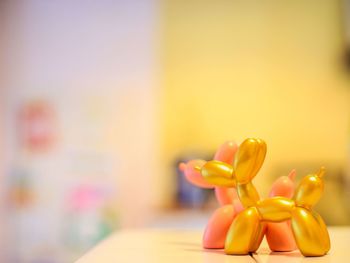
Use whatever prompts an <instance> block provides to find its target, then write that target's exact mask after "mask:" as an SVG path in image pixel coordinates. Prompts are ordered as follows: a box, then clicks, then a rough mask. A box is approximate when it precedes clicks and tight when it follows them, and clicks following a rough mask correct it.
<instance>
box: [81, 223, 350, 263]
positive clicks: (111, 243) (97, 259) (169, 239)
mask: <svg viewBox="0 0 350 263" xmlns="http://www.w3.org/2000/svg"><path fill="white" fill-rule="evenodd" d="M329 231H330V236H331V246H332V247H331V250H330V252H329V254H328V255H326V256H323V257H307V258H306V257H303V256H302V255H301V254H300V253H299V251H297V250H296V251H293V252H288V253H272V252H271V251H270V250H269V249H268V246H267V244H266V242H265V240H264V242H263V243H262V245H261V247H260V248H259V250H258V251H257V253H255V254H253V255H252V256H249V255H248V256H229V255H225V254H224V253H223V251H222V250H207V249H203V248H202V246H201V240H202V232H201V231H198V230H175V229H174V230H157V229H143V230H124V231H120V232H117V233H115V234H113V235H112V236H110V237H109V238H107V239H106V240H104V241H102V242H101V243H100V244H98V245H97V246H96V247H94V248H93V249H92V250H90V251H89V252H88V253H86V254H85V255H84V256H83V257H81V258H80V259H79V260H78V261H76V263H112V262H113V263H116V262H117V263H121V262H140V263H141V262H155V263H157V262H169V263H171V262H174V263H175V262H176V263H180V262H191V263H196V262H204V263H211V262H215V263H220V262H225V263H227V262H237V263H240V262H252V263H256V262H264V263H280V262H287V263H289V262H290V263H291V262H337V263H338V262H339V263H342V262H350V227H330V228H329Z"/></svg>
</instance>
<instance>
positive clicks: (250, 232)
mask: <svg viewBox="0 0 350 263" xmlns="http://www.w3.org/2000/svg"><path fill="white" fill-rule="evenodd" d="M237 148H238V147H237V146H236V145H235V144H233V143H226V144H224V145H223V146H222V147H221V148H220V149H219V150H218V152H217V153H216V155H215V157H214V160H212V161H208V162H205V161H203V160H193V161H190V162H189V163H187V164H180V169H181V170H182V171H184V173H185V176H186V178H187V179H188V180H189V181H190V182H192V183H193V184H195V185H197V186H199V187H205V188H212V187H214V186H215V193H216V196H217V199H218V201H219V203H220V204H221V205H222V207H220V208H219V209H217V210H216V211H215V213H214V215H213V216H212V218H211V219H210V221H209V224H208V226H207V228H206V231H205V234H204V239H203V245H204V247H205V248H223V247H224V248H225V252H226V253H227V254H235V255H239V254H248V253H250V252H255V251H256V250H257V249H258V248H259V246H260V243H261V241H262V239H263V237H264V235H265V234H266V237H267V241H268V244H269V246H270V249H271V250H273V251H290V250H293V249H294V248H295V243H294V239H293V236H294V238H295V240H296V243H297V246H298V248H299V250H300V251H301V253H302V254H303V255H304V256H322V255H324V254H326V253H327V252H328V251H329V249H330V240H329V235H328V231H327V228H326V225H325V223H324V222H323V220H322V218H321V217H320V215H318V214H317V213H316V212H315V211H314V210H312V206H313V205H314V204H315V203H316V202H317V201H318V200H319V198H320V197H321V194H322V192H323V188H324V186H323V180H322V176H323V175H324V173H325V171H324V168H321V170H320V171H319V172H318V173H317V174H311V175H308V176H306V177H304V178H303V179H302V181H301V183H300V184H299V186H298V188H297V189H296V191H295V196H294V198H293V199H292V196H293V178H294V176H295V172H294V171H292V172H291V174H290V175H289V176H288V177H281V178H279V179H278V180H277V181H276V182H275V183H274V184H273V187H272V189H271V192H270V197H269V198H267V199H263V200H260V197H259V194H258V192H257V190H256V189H255V187H254V185H253V184H252V179H253V178H254V177H255V175H256V174H257V173H258V171H259V170H260V167H261V166H262V164H263V162H264V159H265V155H266V144H265V142H264V141H263V140H261V139H254V138H251V139H246V140H245V141H244V142H243V143H242V144H241V145H240V147H239V148H238V151H237ZM236 151H237V153H236ZM235 188H236V189H237V190H236V189H235ZM236 191H237V192H236ZM237 197H238V198H237ZM238 199H239V201H240V202H239V201H238ZM242 205H243V207H244V208H243V207H242Z"/></svg>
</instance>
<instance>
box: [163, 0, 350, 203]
mask: <svg viewBox="0 0 350 263" xmlns="http://www.w3.org/2000/svg"><path fill="white" fill-rule="evenodd" d="M162 8H163V9H162V14H163V17H162V19H163V28H162V34H163V35H164V39H163V40H164V43H165V46H164V49H163V50H162V55H163V65H164V71H163V72H162V76H163V83H162V84H163V86H164V87H165V88H164V89H163V92H162V94H161V99H162V100H161V101H162V107H161V108H162V109H163V110H162V111H161V116H160V117H161V120H162V121H161V130H162V134H161V135H162V150H161V153H162V154H161V156H162V158H163V161H164V163H165V164H166V167H164V169H165V170H164V172H165V174H169V171H170V169H171V165H172V164H173V162H174V160H175V158H176V157H178V156H179V155H180V154H184V153H186V151H190V150H203V151H208V150H211V151H213V150H214V149H215V147H217V146H218V145H219V144H221V143H222V142H224V141H225V140H229V139H234V140H237V141H241V140H243V139H244V138H246V137H251V136H254V137H261V138H264V139H265V140H266V141H267V144H268V156H267V159H266V162H265V165H264V167H263V174H269V173H271V171H272V169H273V167H274V166H275V165H276V164H278V163H295V162H316V163H320V164H322V163H328V162H332V163H334V164H336V165H344V164H345V162H346V158H347V147H348V145H349V137H350V132H349V120H350V117H349V116H350V115H349V112H350V110H349V103H348V102H349V91H350V89H349V87H348V86H347V85H348V83H347V82H346V79H345V77H344V75H345V74H344V72H343V71H342V68H341V67H342V64H341V62H342V61H341V59H342V57H341V55H342V52H343V49H344V43H343V41H344V40H343V37H342V33H343V32H342V15H343V14H342V13H341V7H340V3H339V2H338V1H334V0H325V1H295V0H288V1H277V0H276V1H258V0H254V1H246V0H242V1H223V0H220V1H199V0H190V1H184V0H180V1H179V0H167V1H165V3H164V4H163V6H162ZM290 168H292V167H290ZM310 169H314V167H312V168H310ZM257 180H258V181H259V180H260V182H261V181H262V180H263V179H262V176H258V177H257ZM162 182H164V185H162V189H163V194H164V195H163V196H169V195H166V193H169V189H173V187H172V185H173V184H174V180H173V178H171V177H169V176H167V177H166V178H165V179H164V178H163V180H162ZM167 201H169V202H171V199H169V200H167Z"/></svg>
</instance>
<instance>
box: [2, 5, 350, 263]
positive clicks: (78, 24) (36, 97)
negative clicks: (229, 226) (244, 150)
mask: <svg viewBox="0 0 350 263" xmlns="http://www.w3.org/2000/svg"><path fill="white" fill-rule="evenodd" d="M0 21H1V22H0V57H1V60H0V69H1V70H0V82H1V89H0V93H1V94H0V100H1V101H0V105H1V107H0V120H1V125H0V145H1V148H0V157H1V158H0V171H1V173H0V176H1V177H0V178H1V182H0V196H1V199H0V235H1V239H0V248H1V249H0V261H1V262H31V263H39V262H40V263H42V262H45V263H60V262H72V261H73V260H74V259H76V258H77V257H79V256H80V255H82V254H83V253H84V252H86V250H87V249H89V248H90V247H91V246H93V245H94V244H96V243H97V242H98V241H100V240H101V239H103V238H105V237H106V236H108V235H109V234H110V233H111V232H113V231H115V230H119V229H123V228H139V227H157V228H159V227H163V228H168V227H172V228H174V227H176V228H198V229H201V228H203V227H204V225H205V222H206V220H207V219H208V217H209V216H210V213H211V212H212V211H213V209H214V208H215V207H217V206H218V204H217V203H216V201H215V198H214V197H213V193H212V190H201V189H198V188H195V187H193V186H191V185H190V184H189V183H187V182H186V181H185V180H184V178H183V177H182V175H181V174H180V172H179V171H178V169H177V165H178V163H179V162H180V161H186V160H189V159H193V158H204V159H211V158H212V156H213V154H214V152H215V149H216V148H217V147H218V146H219V145H221V144H222V143H223V142H225V141H227V140H234V141H237V142H238V143H239V142H241V141H242V140H243V139H245V138H246V137H260V138H263V139H264V140H266V142H267V145H268V154H267V158H266V161H265V164H264V166H263V168H262V170H261V172H260V173H259V175H258V176H257V177H256V179H255V184H256V186H257V188H258V189H259V192H260V193H261V194H262V195H266V194H267V191H268V189H269V186H270V185H271V183H272V182H273V181H274V179H276V178H277V177H279V176H281V175H287V174H288V173H289V171H290V170H291V169H292V168H296V170H297V179H300V178H301V177H302V176H304V175H306V174H308V173H310V172H313V171H315V170H317V169H318V168H319V167H320V166H321V165H324V166H326V168H327V171H328V174H327V177H326V180H327V183H326V190H325V194H324V196H323V198H322V200H321V202H320V203H319V204H318V206H317V209H318V211H319V212H320V213H321V215H322V216H323V217H324V218H325V220H326V222H327V223H328V224H329V225H347V224H350V203H349V200H350V79H349V76H350V3H349V1H347V0H344V1H340V0H322V1H320V0H311V1H295V0H286V1H278V0H268V1H258V0H252V1H246V0H234V1H228V0H219V1H199V0H186V1H185V0H163V1H156V0H139V1H137V0H131V1H126V0H124V1H122V0H118V1H107V0H103V1H80V0H77V1H68V0H63V1H62V0H61V1H41V0H22V1H21V0H16V1H6V0H4V1H1V3H0Z"/></svg>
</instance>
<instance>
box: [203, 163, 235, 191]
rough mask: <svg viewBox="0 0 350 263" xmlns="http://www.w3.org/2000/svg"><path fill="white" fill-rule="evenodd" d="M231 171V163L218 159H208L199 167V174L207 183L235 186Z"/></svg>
mask: <svg viewBox="0 0 350 263" xmlns="http://www.w3.org/2000/svg"><path fill="white" fill-rule="evenodd" d="M232 172H233V167H232V165H229V164H227V163H224V162H220V161H209V162H207V163H206V164H205V165H204V166H203V167H202V169H201V174H202V176H203V178H204V179H205V180H206V181H207V182H208V183H210V184H213V185H216V186H226V187H235V186H236V180H235V178H234V177H233V174H232Z"/></svg>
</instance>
